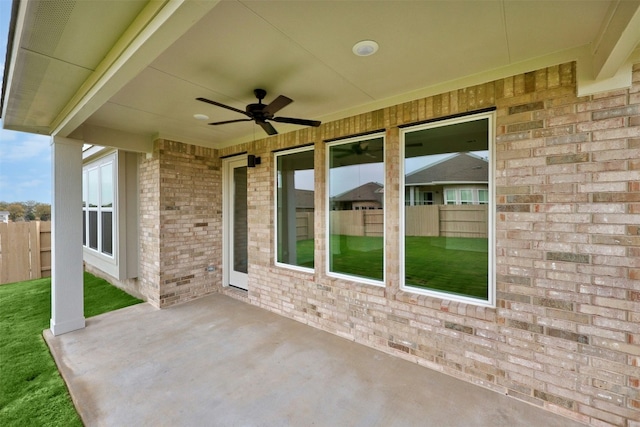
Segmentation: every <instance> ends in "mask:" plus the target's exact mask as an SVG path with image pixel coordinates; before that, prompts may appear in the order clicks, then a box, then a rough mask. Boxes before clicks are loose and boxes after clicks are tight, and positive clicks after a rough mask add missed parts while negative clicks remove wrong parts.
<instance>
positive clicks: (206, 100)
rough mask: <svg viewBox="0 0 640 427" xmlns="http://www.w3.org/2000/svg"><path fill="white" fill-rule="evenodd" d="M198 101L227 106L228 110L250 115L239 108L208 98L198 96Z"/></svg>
mask: <svg viewBox="0 0 640 427" xmlns="http://www.w3.org/2000/svg"><path fill="white" fill-rule="evenodd" d="M196 100H197V101H201V102H205V103H207V104H211V105H215V106H217V107H222V108H226V109H227V110H231V111H235V112H236V113H240V114H244V115H245V116H249V115H248V114H247V112H246V111H242V110H238V109H237V108H233V107H229V106H228V105H224V104H221V103H219V102H216V101H212V100H210V99H207V98H196Z"/></svg>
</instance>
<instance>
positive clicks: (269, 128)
mask: <svg viewBox="0 0 640 427" xmlns="http://www.w3.org/2000/svg"><path fill="white" fill-rule="evenodd" d="M256 123H258V124H259V125H260V126H262V129H264V131H265V132H266V133H268V134H269V135H277V134H278V131H277V130H276V128H274V127H273V126H272V125H271V123H269V122H256Z"/></svg>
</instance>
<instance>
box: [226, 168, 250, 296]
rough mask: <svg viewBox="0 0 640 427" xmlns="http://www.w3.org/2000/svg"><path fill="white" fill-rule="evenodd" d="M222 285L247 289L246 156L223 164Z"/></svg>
mask: <svg viewBox="0 0 640 427" xmlns="http://www.w3.org/2000/svg"><path fill="white" fill-rule="evenodd" d="M223 171H224V178H223V179H224V192H223V223H224V224H223V225H224V247H223V254H224V258H225V260H224V266H225V269H224V272H225V274H224V275H223V280H224V285H225V286H226V285H231V286H235V287H237V288H241V289H245V290H246V289H247V273H248V264H249V263H248V231H247V157H246V156H238V157H234V158H232V159H229V160H227V161H226V162H225V163H224V165H223Z"/></svg>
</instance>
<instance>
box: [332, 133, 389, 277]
mask: <svg viewBox="0 0 640 427" xmlns="http://www.w3.org/2000/svg"><path fill="white" fill-rule="evenodd" d="M328 156H329V177H328V179H329V247H328V252H329V253H328V263H329V272H330V273H337V274H345V275H349V276H356V277H358V278H363V279H369V280H373V281H376V282H378V281H382V280H383V279H384V173H385V172H384V138H383V137H382V136H377V137H368V138H366V139H350V140H346V141H340V142H335V143H331V144H330V145H329V147H328Z"/></svg>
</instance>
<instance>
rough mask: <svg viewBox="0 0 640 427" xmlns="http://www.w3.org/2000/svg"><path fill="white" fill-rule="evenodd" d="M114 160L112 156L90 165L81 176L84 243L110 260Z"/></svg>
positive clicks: (111, 249) (111, 248)
mask: <svg viewBox="0 0 640 427" xmlns="http://www.w3.org/2000/svg"><path fill="white" fill-rule="evenodd" d="M114 158H115V155H110V156H107V157H104V158H102V159H100V160H98V161H96V162H94V163H91V164H89V165H87V166H85V167H84V170H83V173H82V186H83V189H82V194H83V203H82V206H83V207H82V209H83V218H82V224H83V227H84V229H83V233H82V235H83V237H82V242H83V245H84V246H86V247H88V248H90V249H94V250H96V251H98V252H101V253H103V254H105V255H109V256H112V255H113V228H114V226H113V201H114V197H115V193H114V179H113V178H114Z"/></svg>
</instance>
